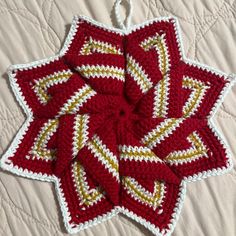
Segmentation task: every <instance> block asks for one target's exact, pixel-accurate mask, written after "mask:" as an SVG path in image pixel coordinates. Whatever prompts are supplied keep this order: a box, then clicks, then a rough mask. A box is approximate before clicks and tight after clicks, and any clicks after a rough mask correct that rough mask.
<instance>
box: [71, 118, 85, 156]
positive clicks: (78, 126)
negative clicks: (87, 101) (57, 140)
mask: <svg viewBox="0 0 236 236" xmlns="http://www.w3.org/2000/svg"><path fill="white" fill-rule="evenodd" d="M73 129H74V132H73V142H72V144H73V156H74V157H76V156H77V154H78V152H79V150H80V149H81V148H83V147H84V146H85V143H86V142H87V141H88V135H89V132H88V129H89V115H87V114H85V115H79V114H78V115H76V116H75V120H74V127H73Z"/></svg>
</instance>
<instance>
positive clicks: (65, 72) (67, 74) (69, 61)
mask: <svg viewBox="0 0 236 236" xmlns="http://www.w3.org/2000/svg"><path fill="white" fill-rule="evenodd" d="M99 35H100V34H99ZM80 38H81V37H80ZM89 40H90V45H91V44H92V45H94V44H95V45H96V40H92V41H91V38H89ZM100 40H101V39H100ZM110 40H111V39H110ZM94 41H95V43H94ZM100 45H101V44H100ZM106 45H107V44H106ZM105 48H106V47H105ZM103 49H104V45H103ZM113 49H114V48H113ZM113 49H112V54H113V53H114V52H115V53H117V54H119V53H120V50H119V49H118V50H117V47H116V48H115V50H113ZM87 50H88V49H86V50H84V53H85V54H86V53H87ZM109 50H110V48H109ZM121 51H122V50H121ZM96 53H97V52H96ZM96 53H95V54H96ZM99 53H101V52H99ZM133 53H134V52H133ZM87 56H88V57H89V55H86V58H87ZM86 58H84V59H85V61H84V62H85V64H86V63H87V64H88V63H89V60H88V61H86ZM104 59H106V58H104ZM108 59H109V57H108ZM142 59H145V58H143V57H142ZM148 59H150V57H148ZM98 60H99V57H98ZM140 60H141V59H140ZM66 62H67V63H66V64H69V65H73V67H74V66H75V67H76V68H77V69H78V72H79V73H80V74H83V77H86V76H91V74H90V75H89V74H86V73H88V71H87V70H86V68H85V67H84V64H82V66H81V64H80V65H78V63H81V60H77V58H76V57H74V55H72V56H71V55H69V56H68V57H66ZM115 62H116V63H117V64H116V66H117V65H118V67H121V68H122V66H123V65H122V61H119V60H115ZM62 64H63V63H62ZM87 64H86V65H87ZM177 64H178V63H177ZM132 65H133V64H130V68H131V69H132ZM47 67H48V68H47V70H46V73H45V68H43V69H42V70H39V71H37V72H36V71H35V72H34V73H33V75H34V76H35V75H37V76H36V78H42V77H45V76H48V75H51V74H52V73H54V72H55V71H54V69H55V67H58V68H59V71H60V72H63V73H58V74H56V75H55V74H53V76H54V78H55V77H58V78H59V77H60V76H61V75H62V76H61V77H60V79H62V80H66V83H69V81H76V83H74V84H73V82H71V86H70V87H69V89H71V91H72V92H73V89H76V88H75V87H76V86H81V84H77V82H78V78H77V79H70V80H68V81H67V79H68V78H69V77H70V78H74V77H76V76H74V77H73V76H72V75H71V71H70V70H68V68H67V67H66V68H65V67H64V64H63V65H61V64H60V62H59V63H58V64H57V65H56V66H55V65H54V67H53V70H51V71H50V63H49V65H48V66H47ZM89 67H91V65H89ZM159 69H160V72H161V70H163V67H160V68H159ZM30 70H31V68H30ZM32 70H33V71H34V69H32ZM208 70H209V69H208ZM40 71H41V72H40ZM43 71H44V73H45V74H43ZM120 71H121V70H119V72H120ZM186 71H187V72H188V70H186ZM186 71H185V73H186ZM193 71H194V67H191V68H190V69H189V76H190V75H191V76H193V75H194V76H195V77H196V74H197V73H199V68H197V66H196V70H195V73H194V72H193ZM197 71H198V72H197ZM200 71H201V70H200ZM24 72H25V71H24V70H23V72H21V70H20V72H17V76H16V78H18V74H21V73H22V75H23V76H22V78H25V79H26V78H27V75H25V74H24ZM131 72H132V71H131ZM152 72H153V71H151V72H150V73H152ZM155 72H156V71H155ZM190 72H191V73H190ZM121 73H122V72H121ZM150 73H149V74H150ZM205 73H209V72H206V71H205V70H202V74H201V75H202V76H199V77H197V78H198V79H201V78H202V77H203V75H204V74H205ZM155 74H158V73H155ZM173 74H175V73H173ZM212 74H214V75H211V73H210V74H207V75H208V76H207V77H208V78H209V79H210V81H211V79H212V81H213V80H214V83H215V81H218V82H219V85H220V84H221V85H220V86H216V87H215V89H213V91H217V90H218V91H221V86H222V88H223V87H224V86H225V85H224V81H226V80H225V78H224V79H223V80H222V79H221V78H222V76H223V74H220V76H219V73H218V72H217V73H216V74H215V72H214V73H212ZM117 75H118V76H121V75H120V74H117ZM99 76H100V75H98V77H99ZM131 76H132V74H131ZM31 77H32V76H31V75H30V73H29V76H28V78H31ZM126 77H128V76H127V75H126ZM211 77H212V78H211ZM223 77H224V76H223ZM48 78H50V76H48V77H47V79H48ZM121 78H122V76H121ZM96 79H98V78H92V79H91V78H89V80H91V82H90V83H91V84H90V85H91V87H92V88H96V89H94V90H96V91H97V90H99V92H100V93H113V92H114V91H112V90H111V88H112V86H109V85H108V86H101V87H99V84H98V83H96ZM115 79H116V80H117V78H115ZM26 80H27V79H26ZM29 80H30V79H29ZM29 80H28V82H30V81H29ZM118 80H119V78H118ZM121 80H122V79H121ZM132 81H133V80H132V77H131V82H132ZM36 82H37V79H34V83H36ZM63 82H65V81H63ZM119 82H120V81H119ZM193 82H194V81H191V80H190V81H189V79H186V82H185V86H186V87H187V86H193V84H192V83H193ZM195 82H196V81H195ZM198 82H199V81H198ZM204 82H206V81H204ZM208 83H209V81H207V85H208V86H209V87H210V85H211V84H208ZM36 84H37V83H36ZM129 85H131V86H134V85H132V84H129ZM135 85H137V84H135ZM198 85H199V83H198ZM25 86H26V84H24V85H23V87H25ZM195 86H197V85H196V84H195ZM49 87H50V86H49ZM109 87H111V88H109ZM118 87H119V85H118ZM120 87H121V86H120ZM206 87H207V86H206ZM36 88H37V86H36ZM38 88H39V89H41V87H40V86H39V87H38ZM61 88H63V83H62V84H59V85H57V86H56V89H55V88H54V89H53V87H52V88H51V89H50V88H49V90H50V91H49V94H50V95H55V97H58V99H57V102H56V103H52V105H51V108H53V109H49V110H44V109H42V110H41V109H35V110H37V111H38V110H39V113H38V114H37V115H39V116H40V114H44V115H43V116H45V117H44V118H45V119H48V118H49V117H51V116H54V115H55V114H54V111H56V109H57V107H56V106H54V105H56V104H58V102H60V101H61V99H62V101H63V96H64V95H66V93H65V94H64V95H63V94H57V91H60V89H61ZM140 88H141V87H140ZM157 88H158V86H157ZM106 89H109V91H107V90H106ZM185 89H186V88H185ZM187 89H189V88H187ZM195 89H196V87H195ZM207 89H208V88H207ZM207 89H206V90H207ZM26 90H27V86H26ZM121 90H122V89H121ZM37 91H39V90H37V89H36V92H37ZM129 91H130V92H131V91H132V89H130V90H129ZM140 91H141V90H140ZM179 91H181V89H180V90H179ZM118 92H119V90H118ZM137 92H138V91H136V93H135V94H133V95H135V96H136V95H137ZM211 92H212V91H211ZM38 94H39V93H38ZM42 94H44V93H42ZM42 94H41V95H42ZM68 94H70V91H69V93H68ZM127 94H129V93H128V92H127ZM44 95H45V94H44ZM58 95H60V96H58ZM92 95H94V92H93V93H92ZM148 95H149V96H145V97H146V98H145V99H143V101H142V102H141V103H140V104H139V106H138V111H139V112H140V113H141V114H142V116H145V115H147V117H150V114H149V112H150V113H151V114H152V113H153V111H152V108H151V109H150V110H149V112H148V111H147V110H146V108H147V105H148V104H152V99H153V98H152V95H153V94H152V93H148ZM150 95H151V96H150ZM218 95H219V94H218ZM187 96H188V94H185V95H184V96H183V97H184V98H186V97H187ZM39 97H40V95H39ZM170 97H171V96H170ZM203 97H204V96H203ZM206 98H207V99H208V98H209V97H208V96H206ZM40 99H41V100H40ZM45 99H46V100H47V93H46V96H41V97H40V98H39V100H40V101H41V103H43V101H44V102H45V101H46V100H45ZM136 99H137V97H134V98H133V97H131V98H130V100H131V101H132V102H133V103H134V101H135V100H136ZM183 100H184V99H183ZM216 100H217V92H216V97H215V98H212V104H214V103H215V101H216ZM27 101H29V100H27ZM31 101H32V100H31ZM90 101H92V100H90ZM100 101H101V100H100ZM119 101H120V100H119ZM112 102H113V101H112V100H110V99H109V104H110V103H112ZM95 103H96V102H95ZM105 103H106V102H104V103H103V102H102V103H101V102H99V105H104V104H105ZM173 103H176V99H173ZM208 103H209V101H208ZM122 104H123V106H122V111H121V113H122V114H123V112H124V110H125V114H126V113H127V111H128V110H126V109H124V110H123V108H124V107H125V108H126V107H127V106H126V105H127V104H126V103H125V102H124V103H122ZM124 104H125V105H124ZM37 105H38V104H36V102H34V101H33V103H32V104H31V106H32V107H34V106H35V107H37ZM119 105H120V103H119ZM176 105H177V107H178V104H176ZM104 106H106V104H105V105H104ZM115 106H116V107H117V104H116V103H115ZM49 107H50V106H49ZM179 107H181V106H179ZM37 108H38V107H37ZM67 108H68V107H67ZM82 108H83V107H82ZM91 108H94V104H93V105H90V106H89V105H88V108H85V111H86V109H91ZM100 108H101V107H100ZM144 108H145V109H144ZM204 108H205V107H204ZM127 109H129V108H127ZM209 109H210V106H209ZM99 110H101V109H99ZM177 110H180V109H177ZM200 110H201V106H200ZM119 111H120V110H119ZM144 111H145V112H144ZM202 111H203V113H204V112H206V113H208V111H207V109H206V108H205V109H202ZM41 112H42V113H41ZM50 112H52V114H50ZM63 112H65V109H64V110H63V111H62V114H63V117H64V118H62V119H60V122H61V124H63V122H65V124H67V125H65V128H64V129H63V125H61V126H60V127H62V128H61V129H60V130H59V131H58V132H62V133H63V134H65V132H66V133H68V132H70V130H68V129H67V127H68V123H70V122H71V121H72V120H70V119H67V118H65V117H66V115H65V113H63ZM155 112H156V111H155ZM159 112H160V111H159ZM144 113H145V114H144ZM206 113H205V114H206ZM205 114H203V116H206V115H205ZM72 115H73V114H72ZM119 115H120V113H119ZM188 115H189V114H188ZM198 115H199V114H198ZM201 115H202V114H201V113H200V116H201ZM122 116H123V115H122ZM164 116H166V118H167V120H168V121H169V120H170V121H173V120H171V117H172V118H173V117H176V116H177V117H178V116H180V114H177V115H176V113H175V114H174V115H173V113H172V114H171V115H169V114H165V115H164ZM69 117H70V118H71V117H72V119H73V116H69ZM78 117H79V118H80V116H78ZM78 117H77V119H78ZM168 118H170V119H168ZM188 118H189V117H188ZM200 118H201V119H202V117H200ZM164 119H165V118H164ZM195 119H196V118H195ZM197 119H199V117H197ZM75 120H76V119H75ZM85 120H86V119H85ZM99 120H100V119H99ZM101 120H102V119H101ZM50 121H52V120H50ZM54 121H55V120H54ZM73 122H74V121H72V124H73ZM55 123H56V122H55ZM197 123H199V122H197ZM44 124H45V123H44ZM100 124H101V123H100ZM191 124H194V122H191ZM50 125H51V124H50ZM193 126H194V127H195V128H196V126H195V125H193ZM37 127H40V124H37V125H36V126H33V127H32V131H33V132H34V133H35V134H36V133H37ZM70 127H72V126H70ZM108 127H109V126H108ZM121 128H122V127H121ZM143 128H144V127H141V130H140V133H141V135H142V132H143V131H145V130H143ZM135 130H138V129H137V128H136V129H135ZM184 130H185V129H184ZM187 132H191V131H190V130H188V131H187ZM102 133H103V132H101V134H102ZM108 133H109V134H110V133H111V132H110V130H108ZM200 133H201V132H200ZM184 135H187V134H186V133H185V134H183V136H184ZM100 136H102V135H100ZM193 136H194V135H193ZM208 136H209V134H208V135H206V137H208ZM104 137H106V136H105V135H104ZM194 137H195V136H194ZM194 137H193V139H194ZM212 137H214V135H213V136H212ZM31 138H34V135H31ZM188 138H190V137H188ZM195 138H196V137H195ZM69 139H70V137H69ZM69 139H68V140H69ZM213 139H214V138H213ZM51 140H52V141H51V142H50V144H48V145H49V148H50V147H53V145H55V142H54V141H55V140H54V138H53V136H52V139H51ZM53 140H54V141H53ZM94 140H95V139H94ZM128 140H132V138H130V137H129V139H128ZM173 140H174V141H175V139H173ZM180 140H182V139H180ZM190 141H191V138H190ZM204 141H205V139H204ZM123 142H124V143H125V144H127V143H126V142H127V140H126V141H123ZM185 142H186V141H185ZM185 142H184V143H181V145H183V146H184V147H188V145H189V143H191V142H189V140H188V142H187V143H185ZM215 142H216V143H218V142H217V140H216V141H215ZM70 143H71V142H69V145H70ZM174 143H175V142H173V144H174ZM60 144H61V145H60V146H63V145H65V144H64V142H61V143H60ZM131 144H132V145H134V144H137V143H135V141H134V139H133V142H131ZM176 145H177V146H178V145H180V143H179V140H178V142H176ZM219 145H220V143H218V146H219ZM167 146H168V145H167ZM164 147H165V145H163V148H161V149H160V150H164V153H158V155H159V156H160V157H164V156H165V154H166V153H165V151H166V152H167V153H168V151H170V150H166V148H164ZM65 148H67V147H65ZM202 149H203V151H204V150H205V148H204V147H203V148H202ZM122 150H123V151H124V152H125V151H126V150H125V148H122V145H121V150H120V151H121V152H122ZM158 150H159V149H158ZM25 151H26V150H25ZM33 151H34V150H33ZM205 151H209V153H212V150H209V149H207V150H205ZM213 151H215V150H213ZM161 152H162V151H161ZM52 153H53V152H49V154H50V155H51V154H52ZM222 153H224V151H223V149H222ZM31 154H32V155H34V154H35V153H31ZM36 154H37V150H36ZM44 154H45V156H46V157H47V155H48V152H45V153H44ZM175 154H176V153H175ZM213 154H214V153H213ZM50 155H49V156H50ZM224 155H225V154H223V155H222V156H224ZM126 158H128V157H127V156H126V157H124V159H126ZM49 159H50V158H49ZM62 159H63V157H62ZM27 160H29V161H30V160H31V157H29V158H28V159H27ZM33 160H37V155H36V156H35V158H33ZM64 161H65V160H64ZM126 161H127V160H126ZM48 162H50V161H48ZM132 162H135V160H132ZM31 163H33V162H32V160H31ZM174 163H175V162H173V163H172V164H171V158H169V164H170V165H171V166H172V167H173V165H174V166H175V164H174ZM193 163H195V162H193ZM222 163H223V164H222ZM222 163H220V164H219V165H223V166H224V165H226V163H227V162H225V160H223V162H222ZM63 164H64V163H63ZM159 164H160V163H159ZM180 164H183V163H182V162H180ZM132 165H133V164H132ZM132 165H131V166H132ZM61 166H63V165H61ZM177 166H179V165H177ZM201 167H202V166H201ZM201 167H200V169H201ZM217 167H218V166H217ZM32 168H35V169H34V171H35V170H36V172H37V171H38V172H41V170H40V169H39V168H38V167H37V166H34V165H32ZM76 168H77V169H78V166H77V167H76ZM208 168H209V167H208ZM211 168H213V167H212V166H211ZM56 169H57V170H56V171H57V174H58V175H60V171H61V169H60V166H58V167H56ZM180 169H181V168H180ZM86 170H87V169H86ZM195 170H196V169H195ZM48 171H50V168H49V169H48ZM129 171H130V170H129V169H128V170H127V174H128V172H129ZM182 171H183V170H182ZM175 172H176V170H175ZM177 172H178V168H177ZM190 172H191V171H190ZM47 174H48V172H47ZM108 174H109V173H108ZM136 174H137V173H133V175H134V176H135V175H136ZM179 174H180V175H182V177H183V176H188V175H191V173H190V174H189V173H188V172H187V173H185V171H184V172H180V173H179ZM40 177H42V178H43V174H42V176H40ZM135 177H136V176H135ZM136 178H137V177H136ZM98 182H100V181H98ZM144 182H145V181H144ZM166 182H168V181H166ZM144 185H145V184H144ZM113 187H114V186H113ZM149 187H150V186H149ZM147 188H148V187H147ZM105 189H106V190H108V191H107V192H109V185H108V186H106V187H105ZM151 189H152V188H151ZM109 193H110V192H109ZM108 195H109V194H108ZM110 196H112V193H111V194H110ZM114 196H115V195H114ZM111 199H112V202H113V203H114V201H116V200H115V199H113V198H112V197H111ZM154 208H155V207H154ZM164 212H165V211H164Z"/></svg>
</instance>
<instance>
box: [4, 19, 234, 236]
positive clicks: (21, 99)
mask: <svg viewBox="0 0 236 236" xmlns="http://www.w3.org/2000/svg"><path fill="white" fill-rule="evenodd" d="M83 20H85V21H86V22H88V23H90V24H92V25H95V26H97V27H100V28H102V29H104V30H107V31H111V32H115V33H117V34H119V35H127V34H129V33H132V32H134V31H136V30H138V29H141V28H144V27H145V26H148V25H150V24H152V23H154V22H160V21H172V23H174V27H175V33H176V38H177V41H178V46H179V51H180V54H181V57H182V59H183V60H184V61H185V62H186V63H189V64H192V65H195V66H198V67H201V68H203V69H205V70H207V71H210V72H212V73H214V74H217V75H220V76H223V77H224V78H225V79H226V80H228V81H230V83H228V84H227V86H226V87H225V89H224V90H223V91H222V93H221V96H220V98H219V100H218V101H217V103H216V104H215V106H214V107H213V109H212V112H211V116H210V117H209V126H210V127H211V129H212V131H213V132H214V133H215V135H216V136H217V137H218V139H219V140H220V142H221V143H222V145H223V146H224V147H225V148H226V150H227V157H228V165H227V167H226V168H223V169H220V168H218V169H217V170H212V171H210V172H206V173H205V172H202V173H199V174H198V175H196V176H193V177H187V178H186V179H185V180H183V181H182V183H181V191H180V193H179V198H178V201H177V204H176V207H175V208H174V212H173V214H172V220H171V223H170V224H169V225H168V228H167V229H164V230H163V231H162V232H160V230H159V229H158V228H156V227H155V226H154V225H152V224H150V222H147V221H146V220H145V219H143V218H141V217H139V216H137V215H136V214H134V213H133V212H131V211H129V210H128V209H125V208H124V207H115V208H114V209H113V210H111V211H110V212H108V213H107V214H104V215H103V216H99V217H97V218H95V219H94V220H90V221H87V222H85V223H83V224H80V225H77V226H76V227H73V226H74V225H71V224H69V221H70V219H71V217H70V213H69V211H68V207H67V203H66V201H65V198H64V196H63V193H62V191H61V188H60V180H59V179H58V178H57V177H55V176H48V175H46V174H40V173H33V172H32V171H28V170H23V169H22V168H19V167H17V166H13V164H12V163H8V161H9V160H8V158H9V157H10V156H12V155H13V154H14V153H15V151H16V149H17V148H18V146H19V143H20V142H21V139H22V138H23V136H24V134H25V133H26V132H27V130H28V127H29V125H30V122H31V121H32V120H33V114H32V111H31V109H30V108H29V106H28V105H27V103H26V101H25V98H24V97H23V95H22V92H21V90H20V88H19V86H18V84H17V82H16V79H15V76H16V71H17V70H20V71H22V70H27V69H32V68H37V67H41V66H42V65H46V64H49V63H51V62H53V61H56V60H59V59H60V57H62V56H63V55H65V54H66V52H67V51H68V49H69V46H70V44H71V43H72V41H73V38H74V36H75V34H76V32H77V29H78V27H79V23H80V22H82V21H83ZM8 76H9V79H10V84H11V88H12V90H13V92H14V95H15V97H16V99H17V101H18V102H19V104H20V105H21V107H22V108H23V110H24V112H25V114H26V115H27V119H26V121H25V122H24V124H23V125H22V127H21V128H20V130H19V131H18V133H17V135H16V137H15V138H14V140H13V141H12V143H11V145H10V147H9V148H8V150H7V151H6V152H5V153H4V155H3V156H2V158H1V160H0V167H1V168H3V169H5V170H8V171H10V172H12V173H15V174H17V175H20V176H24V177H27V178H31V179H36V180H41V181H49V182H54V184H55V188H56V193H57V197H58V200H59V204H60V208H61V211H62V215H63V221H64V224H65V227H66V229H67V231H68V232H69V233H77V232H79V231H80V230H83V229H86V228H88V227H91V226H93V225H97V224H98V223H101V222H103V221H105V220H107V219H110V218H112V217H113V216H115V215H117V214H118V213H119V212H121V213H123V214H125V215H127V216H128V217H130V218H132V219H133V220H135V221H137V222H139V223H140V224H142V225H143V226H144V227H146V228H147V229H149V230H150V231H151V232H152V233H154V234H155V235H157V236H168V235H170V234H171V233H172V232H173V230H174V227H175V225H176V222H177V220H178V217H179V214H180V211H181V208H182V205H183V202H184V196H185V194H186V182H190V181H196V180H199V179H202V178H206V177H208V176H214V175H220V174H223V173H226V172H227V171H228V170H230V169H231V168H232V160H231V159H230V156H231V154H230V152H229V150H230V149H229V147H227V144H226V142H225V140H224V137H223V135H221V133H220V132H219V131H218V130H217V129H216V128H215V125H214V122H213V116H214V114H215V113H216V111H217V109H218V108H219V106H220V104H221V103H222V101H223V98H224V96H225V95H226V94H227V92H228V91H229V89H230V87H231V86H232V85H233V83H234V82H235V78H234V79H232V80H230V77H228V76H227V74H225V73H223V72H221V71H219V70H216V69H214V68H212V67H209V66H207V65H204V64H201V63H198V62H196V61H192V60H190V59H187V58H186V57H185V55H184V47H183V41H182V38H181V33H180V26H179V22H178V20H177V19H176V18H175V17H158V18H154V19H152V20H149V21H146V22H143V23H141V24H137V25H134V26H132V27H130V28H129V29H125V30H120V29H116V28H113V27H109V26H107V25H105V24H103V23H100V22H97V21H95V20H93V19H91V18H89V17H87V16H75V17H74V18H73V21H72V25H71V28H70V31H69V33H68V35H67V37H66V40H65V43H64V46H63V47H62V49H61V50H60V51H59V53H58V54H56V55H55V56H51V57H49V58H46V59H42V60H38V61H34V62H31V63H26V64H17V65H12V66H10V67H9V69H8Z"/></svg>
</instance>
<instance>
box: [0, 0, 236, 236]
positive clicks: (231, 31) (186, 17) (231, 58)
mask: <svg viewBox="0 0 236 236" xmlns="http://www.w3.org/2000/svg"><path fill="white" fill-rule="evenodd" d="M134 3H135V4H134V15H133V17H132V24H137V23H140V22H143V21H145V20H147V19H151V18H153V17H158V16H169V15H174V16H177V17H178V19H179V22H180V26H181V31H182V36H183V39H184V48H185V52H186V55H187V57H189V58H191V59H195V60H198V61H199V62H201V63H206V64H208V65H211V66H214V67H216V68H218V69H220V70H223V71H224V72H227V73H233V72H236V61H235V55H236V38H235V35H236V24H235V16H236V3H235V1H233V0H214V1H212V0H198V1H195V0H175V1H171V0H135V1H134ZM113 4H114V1H113V0H99V1H95V0H71V1H68V0H60V1H59V0H35V1H30V0H0V72H1V78H0V154H2V153H3V152H4V150H6V148H7V147H8V145H9V144H10V142H11V140H12V138H13V137H14V135H15V134H16V132H17V130H18V129H19V127H20V126H21V125H22V123H23V122H24V119H25V117H24V115H23V112H22V111H21V109H20V108H19V105H18V104H17V102H16V101H15V99H14V96H13V93H12V92H11V89H10V88H9V83H8V78H7V75H6V70H7V67H8V66H9V65H10V64H17V63H26V62H30V61H34V60H38V59H41V58H45V57H48V56H50V55H54V54H55V53H56V52H58V51H59V49H60V47H61V45H62V44H63V41H64V39H65V36H66V34H67V33H68V30H69V27H70V22H71V20H72V17H73V15H75V14H83V15H87V16H90V17H92V18H94V19H95V20H97V21H100V22H103V23H106V24H108V25H112V24H114V23H115V20H114V17H113V12H112V7H113ZM123 13H124V12H123ZM235 101H236V87H233V89H232V91H231V92H230V94H229V95H228V96H227V97H226V99H225V101H224V103H223V105H222V106H221V108H220V111H218V113H217V115H216V116H215V117H216V118H215V119H216V123H217V125H218V128H219V129H220V130H221V131H222V132H223V134H224V136H225V138H226V140H227V141H228V143H229V145H230V147H231V149H232V152H233V155H234V163H235V160H236V159H235V155H236V145H235V144H234V142H235V143H236V141H235V137H236V122H235V121H236V120H235V119H236V108H235ZM235 196H236V171H235V169H234V170H233V171H231V172H230V173H229V174H226V175H224V176H220V177H211V178H209V179H207V180H205V181H200V182H196V183H191V184H188V186H187V197H186V201H185V203H184V207H183V210H182V213H181V216H180V219H179V221H178V223H177V227H176V229H175V231H174V233H173V235H174V236H188V235H191V236H222V235H225V236H235V235H236V198H235ZM0 235H4V236H12V235H13V236H21V235H24V236H31V235H33V236H42V235H44V236H46V235H49V236H50V235H57V236H62V235H66V233H65V229H64V226H63V223H62V216H61V212H60V209H59V207H58V204H57V201H56V197H55V192H54V188H53V186H52V184H49V183H43V182H39V181H33V180H28V179H25V178H22V177H17V176H15V175H12V174H9V173H6V172H3V171H0ZM76 235H80V236H85V235H87V236H90V235H91V236H95V235H96V236H108V235H109V236H118V235H119V236H120V235H122V236H129V235H132V236H133V235H135V236H143V235H151V233H150V232H148V231H147V230H146V229H144V228H143V227H142V226H140V225H137V224H136V223H134V222H132V221H131V220H129V219H127V218H125V217H123V216H120V215H119V216H116V217H114V218H113V219H111V220H109V221H107V222H105V223H102V224H100V225H98V226H96V227H92V228H89V229H87V230H85V231H83V232H80V233H78V234H76Z"/></svg>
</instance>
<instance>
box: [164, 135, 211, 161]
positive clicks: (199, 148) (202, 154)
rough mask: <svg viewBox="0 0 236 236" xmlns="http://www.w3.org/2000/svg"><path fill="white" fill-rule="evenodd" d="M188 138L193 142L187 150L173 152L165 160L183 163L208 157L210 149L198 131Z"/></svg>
mask: <svg viewBox="0 0 236 236" xmlns="http://www.w3.org/2000/svg"><path fill="white" fill-rule="evenodd" d="M187 140H188V142H189V143H190V144H191V147H190V148H188V149H186V150H178V151H174V152H171V153H170V154H169V155H168V156H167V157H166V158H165V162H168V163H169V164H171V165H181V164H184V163H189V162H192V161H196V160H198V159H200V158H208V154H207V151H208V149H207V147H206V145H205V144H204V143H203V141H202V139H201V137H200V135H199V134H198V133H197V132H196V131H195V132H193V133H192V134H190V135H189V136H188V137H187Z"/></svg>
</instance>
